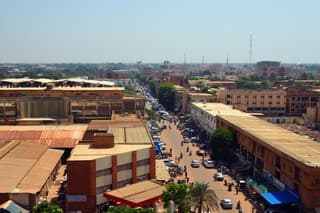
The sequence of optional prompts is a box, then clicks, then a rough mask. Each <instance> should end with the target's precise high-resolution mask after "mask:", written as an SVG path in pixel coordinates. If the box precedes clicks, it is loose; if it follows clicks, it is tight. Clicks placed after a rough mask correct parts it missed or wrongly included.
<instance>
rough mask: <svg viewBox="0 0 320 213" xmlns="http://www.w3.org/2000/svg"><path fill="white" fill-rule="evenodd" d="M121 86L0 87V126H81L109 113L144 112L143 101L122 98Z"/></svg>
mask: <svg viewBox="0 0 320 213" xmlns="http://www.w3.org/2000/svg"><path fill="white" fill-rule="evenodd" d="M123 92H124V88H123V87H67V86H61V87H60V86H59V87H55V86H52V85H47V86H46V87H21V88H20V87H18V88H7V87H5V88H4V87H2V88H0V123H2V124H43V123H58V124H60V123H73V122H75V123H84V122H88V121H90V120H93V119H95V120H97V119H109V118H110V116H111V114H112V111H116V112H119V113H125V112H128V113H135V112H136V111H139V112H140V113H143V111H144V100H143V99H142V98H139V97H125V96H123Z"/></svg>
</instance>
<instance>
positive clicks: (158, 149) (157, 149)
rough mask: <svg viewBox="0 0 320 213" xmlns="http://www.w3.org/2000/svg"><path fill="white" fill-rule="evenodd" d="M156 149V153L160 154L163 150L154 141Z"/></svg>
mask: <svg viewBox="0 0 320 213" xmlns="http://www.w3.org/2000/svg"><path fill="white" fill-rule="evenodd" d="M154 150H155V151H156V154H159V153H160V152H161V149H160V147H159V145H158V144H157V143H154Z"/></svg>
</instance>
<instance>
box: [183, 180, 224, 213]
mask: <svg viewBox="0 0 320 213" xmlns="http://www.w3.org/2000/svg"><path fill="white" fill-rule="evenodd" d="M188 201H189V202H190V205H191V206H192V207H194V208H195V209H197V210H198V212H199V213H202V211H206V212H209V211H210V212H214V211H215V210H217V211H218V210H219V202H218V197H217V195H216V193H215V192H214V191H213V190H212V189H209V183H199V182H197V181H196V182H194V183H193V184H192V185H191V187H190V193H189V194H188Z"/></svg>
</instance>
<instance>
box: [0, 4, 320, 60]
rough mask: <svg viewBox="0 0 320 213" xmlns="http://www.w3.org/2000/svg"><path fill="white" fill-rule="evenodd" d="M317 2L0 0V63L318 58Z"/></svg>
mask: <svg viewBox="0 0 320 213" xmlns="http://www.w3.org/2000/svg"><path fill="white" fill-rule="evenodd" d="M319 8H320V1H319V0H307V1H302V0H268V1H257V0H219V1H216V0H86V1H85V0H51V1H49V0H1V1H0V63H108V62H124V63H134V62H136V61H142V62H143V63H162V62H163V61H164V60H169V61H171V62H174V63H183V61H184V55H185V57H186V62H187V63H196V62H202V58H204V62H205V63H225V62H226V60H227V58H229V63H248V62H249V49H250V48H249V47H250V34H252V63H255V62H256V61H259V60H277V61H281V62H283V63H320V51H319V50H320V13H319Z"/></svg>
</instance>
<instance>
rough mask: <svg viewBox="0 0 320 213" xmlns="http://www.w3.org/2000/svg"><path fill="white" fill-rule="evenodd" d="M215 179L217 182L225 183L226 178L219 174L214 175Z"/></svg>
mask: <svg viewBox="0 0 320 213" xmlns="http://www.w3.org/2000/svg"><path fill="white" fill-rule="evenodd" d="M213 178H214V179H215V180H217V181H223V179H224V177H223V174H222V173H221V172H217V173H215V174H214V176H213Z"/></svg>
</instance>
